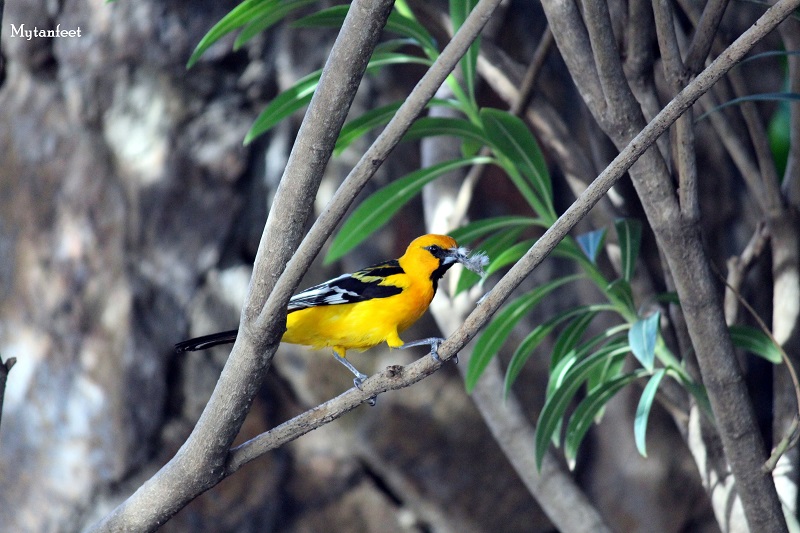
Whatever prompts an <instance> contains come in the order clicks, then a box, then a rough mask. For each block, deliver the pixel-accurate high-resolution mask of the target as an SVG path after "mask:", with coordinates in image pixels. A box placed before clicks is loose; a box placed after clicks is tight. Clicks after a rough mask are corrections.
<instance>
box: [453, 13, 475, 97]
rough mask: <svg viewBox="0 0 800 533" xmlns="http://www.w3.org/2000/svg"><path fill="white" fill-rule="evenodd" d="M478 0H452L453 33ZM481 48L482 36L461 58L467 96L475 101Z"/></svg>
mask: <svg viewBox="0 0 800 533" xmlns="http://www.w3.org/2000/svg"><path fill="white" fill-rule="evenodd" d="M477 3H478V2H477V0H450V20H451V21H452V23H453V34H455V32H456V31H458V29H459V28H460V27H461V25H462V24H464V21H465V20H466V19H467V16H469V13H470V12H471V11H472V9H473V8H474V7H475V5H476V4H477ZM479 50H480V37H478V38H477V39H475V41H474V42H473V43H472V45H470V47H469V49H467V53H466V54H464V57H462V58H461V61H460V63H459V64H460V65H461V72H462V75H463V77H464V83H465V85H466V90H467V96H469V98H470V99H471V101H473V102H474V101H475V79H476V72H477V64H478V52H479Z"/></svg>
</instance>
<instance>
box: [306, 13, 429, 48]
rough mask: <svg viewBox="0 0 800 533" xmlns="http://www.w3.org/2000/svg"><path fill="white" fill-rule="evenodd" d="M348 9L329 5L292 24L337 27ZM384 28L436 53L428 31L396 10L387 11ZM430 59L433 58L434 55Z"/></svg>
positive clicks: (309, 26) (308, 26) (312, 26)
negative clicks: (387, 16)
mask: <svg viewBox="0 0 800 533" xmlns="http://www.w3.org/2000/svg"><path fill="white" fill-rule="evenodd" d="M349 9H350V6H349V5H347V4H345V5H340V6H333V7H329V8H327V9H323V10H321V11H318V12H316V13H313V14H311V15H308V16H306V17H303V18H301V19H299V20H297V21H295V22H293V23H292V26H294V27H300V28H338V27H340V26H341V25H342V24H343V23H344V19H345V17H346V16H347V12H348V10H349ZM385 30H386V31H387V32H391V33H396V34H398V35H402V36H404V37H408V38H409V39H411V40H413V41H414V42H415V43H416V44H417V45H419V46H420V47H421V48H422V49H423V50H424V51H425V52H426V53H428V54H430V53H434V54H435V55H438V53H437V50H436V43H435V41H434V39H433V37H431V35H430V33H428V31H427V30H426V29H425V28H424V27H423V26H422V25H421V24H420V23H419V22H417V21H416V20H414V19H412V18H409V17H407V16H405V15H403V14H401V13H400V12H398V11H397V10H393V11H392V12H391V13H389V19H388V20H387V21H386V27H385ZM431 59H435V57H432V58H431Z"/></svg>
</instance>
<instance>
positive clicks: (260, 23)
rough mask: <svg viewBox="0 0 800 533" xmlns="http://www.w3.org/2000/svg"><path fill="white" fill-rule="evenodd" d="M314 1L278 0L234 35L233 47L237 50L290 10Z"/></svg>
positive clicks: (278, 20)
mask: <svg viewBox="0 0 800 533" xmlns="http://www.w3.org/2000/svg"><path fill="white" fill-rule="evenodd" d="M315 2H317V0H283V1H281V2H279V3H278V5H276V6H275V7H274V8H273V9H271V10H269V11H268V12H266V13H263V14H261V15H260V16H258V17H256V18H254V19H253V20H252V21H251V22H250V23H248V24H247V26H245V28H244V29H243V30H242V32H241V33H240V34H239V35H238V36H237V37H236V41H235V42H234V43H233V49H234V50H238V49H239V48H241V47H242V46H243V45H244V44H245V43H246V42H247V41H249V40H250V39H252V38H253V37H255V36H256V35H258V34H259V33H261V32H262V31H264V30H266V29H267V28H270V27H271V26H273V25H274V24H276V23H278V22H280V21H281V20H282V19H284V18H285V17H286V16H287V15H288V14H289V13H291V12H292V11H296V10H298V9H300V8H301V7H303V6H305V5H308V4H313V3H315Z"/></svg>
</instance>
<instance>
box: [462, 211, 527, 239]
mask: <svg viewBox="0 0 800 533" xmlns="http://www.w3.org/2000/svg"><path fill="white" fill-rule="evenodd" d="M534 224H536V219H534V218H531V217H523V216H501V217H491V218H484V219H481V220H476V221H474V222H470V223H469V224H466V225H465V226H461V227H460V228H456V229H454V230H453V231H451V232H450V236H451V237H453V238H454V239H455V240H456V241H457V242H458V243H459V244H462V245H465V244H471V243H472V242H474V241H476V240H478V239H480V238H481V237H483V236H485V235H488V234H490V233H494V232H495V231H499V230H503V229H507V228H526V227H529V226H532V225H534Z"/></svg>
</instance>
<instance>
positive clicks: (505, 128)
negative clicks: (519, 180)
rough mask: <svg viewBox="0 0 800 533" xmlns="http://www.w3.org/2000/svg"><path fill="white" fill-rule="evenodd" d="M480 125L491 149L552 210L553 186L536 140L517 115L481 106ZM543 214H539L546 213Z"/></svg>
mask: <svg viewBox="0 0 800 533" xmlns="http://www.w3.org/2000/svg"><path fill="white" fill-rule="evenodd" d="M480 117H481V121H482V122H483V127H484V129H485V130H486V134H487V136H488V137H489V140H490V141H491V144H492V148H494V149H496V150H498V151H499V152H500V153H502V154H503V155H504V156H506V157H507V158H508V159H510V160H511V162H512V163H513V164H514V166H515V167H516V168H518V169H519V170H520V172H521V173H522V175H524V176H525V177H526V178H527V179H528V180H529V182H530V184H531V185H532V186H533V188H534V191H535V192H536V194H537V195H538V197H539V199H540V200H541V201H542V202H544V203H545V204H546V205H547V206H550V210H551V211H552V203H553V188H552V184H551V183H550V174H549V172H548V170H547V164H546V163H545V160H544V156H543V155H542V151H541V150H540V149H539V143H537V142H536V139H534V137H533V135H532V134H531V131H530V130H529V129H528V127H527V126H526V125H525V123H524V122H523V121H522V120H521V119H520V118H519V117H516V116H514V115H512V114H510V113H508V112H506V111H501V110H499V109H491V108H483V109H481V113H480ZM546 214H550V213H549V212H547V213H539V215H546Z"/></svg>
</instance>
